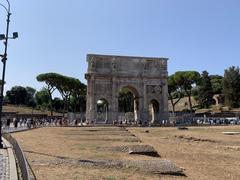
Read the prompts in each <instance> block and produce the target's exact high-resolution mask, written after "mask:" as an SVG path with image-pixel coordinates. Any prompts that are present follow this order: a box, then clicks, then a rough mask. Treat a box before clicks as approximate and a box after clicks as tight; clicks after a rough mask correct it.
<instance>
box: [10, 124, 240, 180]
mask: <svg viewBox="0 0 240 180" xmlns="http://www.w3.org/2000/svg"><path fill="white" fill-rule="evenodd" d="M146 130H148V131H149V133H146V132H145V131H146ZM223 131H238V132H240V126H227V127H192V128H189V130H177V128H128V129H127V130H124V129H122V128H117V127H105V128H103V127H93V128H87V127H79V128H60V127H52V128H51V127H49V128H40V129H36V130H31V131H25V132H20V133H15V134H13V136H14V137H15V138H16V139H17V140H18V142H19V143H20V145H21V147H22V148H23V150H24V153H25V154H26V156H27V158H28V160H29V162H30V164H31V166H32V168H33V170H34V172H35V174H36V176H37V179H43V180H48V179H49V180H55V179H58V180H60V179H64V180H65V179H76V180H78V179H105V180H115V179H140V180H141V179H142V180H143V179H146V180H148V179H191V180H192V179H193V180H195V179H196V180H201V179H204V180H205V179H206V180H215V179H216V180H221V179H224V180H225V179H232V180H235V179H236V180H238V179H240V135H233V136H230V135H224V134H223V133H222V132H223ZM133 144H146V145H151V146H153V147H154V148H155V150H157V151H158V153H159V154H160V156H161V159H167V160H170V161H172V162H173V163H175V164H176V165H177V166H178V167H181V168H182V169H184V173H185V175H186V176H176V175H159V174H151V173H145V172H140V171H139V170H137V169H134V168H132V167H124V168H106V167H99V166H97V167H94V166H93V167H92V166H79V165H78V164H76V163H72V162H73V161H74V160H79V159H81V160H84V159H86V160H87V159H92V160H152V159H153V157H148V156H142V155H129V154H128V153H124V152H118V151H109V150H107V149H106V148H109V147H115V146H126V145H133ZM74 162H75V161H74Z"/></svg>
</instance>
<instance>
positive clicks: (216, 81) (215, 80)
mask: <svg viewBox="0 0 240 180" xmlns="http://www.w3.org/2000/svg"><path fill="white" fill-rule="evenodd" d="M209 77H210V79H211V84H212V88H213V94H222V93H223V77H222V76H220V75H210V76H209Z"/></svg>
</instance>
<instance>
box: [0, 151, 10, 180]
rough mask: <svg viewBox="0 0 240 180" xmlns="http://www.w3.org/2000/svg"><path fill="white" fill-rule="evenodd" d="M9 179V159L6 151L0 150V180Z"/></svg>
mask: <svg viewBox="0 0 240 180" xmlns="http://www.w3.org/2000/svg"><path fill="white" fill-rule="evenodd" d="M8 179H9V159H8V153H7V150H6V149H0V180H8Z"/></svg>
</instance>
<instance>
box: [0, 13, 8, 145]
mask: <svg viewBox="0 0 240 180" xmlns="http://www.w3.org/2000/svg"><path fill="white" fill-rule="evenodd" d="M10 16H11V13H10V12H9V11H8V12H7V30H6V39H5V42H4V45H5V51H4V54H3V57H2V62H3V72H2V86H1V94H0V148H3V144H2V107H3V91H4V83H5V70H6V61H7V47H8V32H9V23H10Z"/></svg>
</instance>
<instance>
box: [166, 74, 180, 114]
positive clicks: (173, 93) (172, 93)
mask: <svg viewBox="0 0 240 180" xmlns="http://www.w3.org/2000/svg"><path fill="white" fill-rule="evenodd" d="M168 95H169V99H170V102H171V105H172V110H173V113H175V106H176V104H177V103H178V102H179V101H180V100H181V99H182V98H183V93H182V91H181V89H180V88H179V86H178V85H177V83H176V81H175V75H174V74H173V75H171V76H169V77H168Z"/></svg>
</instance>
